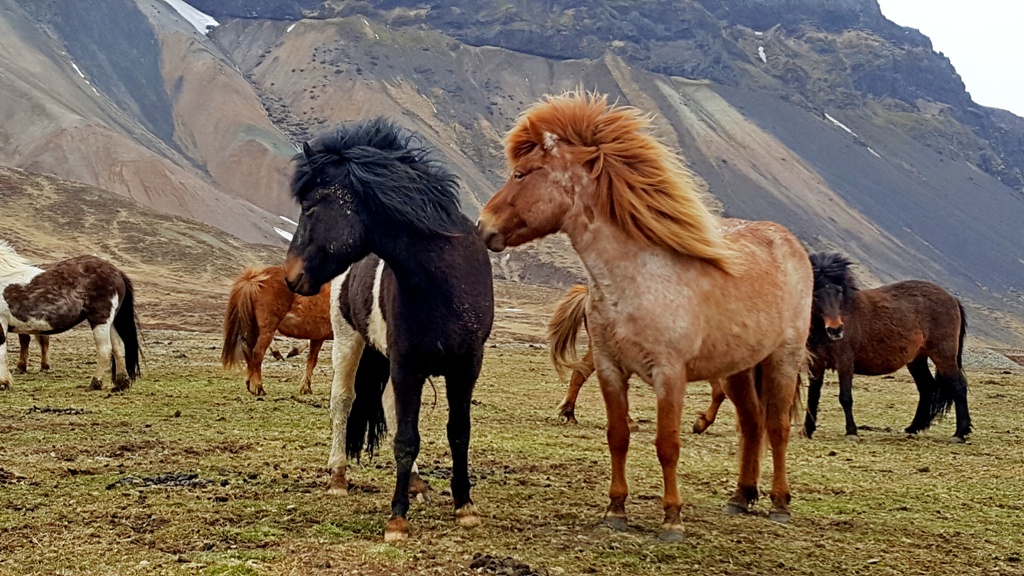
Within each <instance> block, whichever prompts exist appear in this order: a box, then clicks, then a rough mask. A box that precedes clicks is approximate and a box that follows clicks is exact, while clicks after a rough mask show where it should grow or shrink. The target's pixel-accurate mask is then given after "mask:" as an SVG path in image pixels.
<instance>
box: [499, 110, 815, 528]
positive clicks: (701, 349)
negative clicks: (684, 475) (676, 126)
mask: <svg viewBox="0 0 1024 576" xmlns="http://www.w3.org/2000/svg"><path fill="white" fill-rule="evenodd" d="M650 128H651V126H650V120H649V118H648V116H647V115H645V114H644V113H642V112H640V111H639V110H637V109H636V108H632V107H627V106H610V105H608V101H607V97H605V96H599V95H596V94H583V93H582V92H581V91H575V92H570V93H566V94H563V95H561V96H548V97H545V98H544V99H542V100H541V101H540V102H538V103H537V104H535V105H533V106H532V107H530V108H529V109H528V110H526V111H525V112H524V113H523V114H522V115H520V117H519V119H518V120H517V121H516V124H515V125H514V126H513V127H512V129H511V130H510V131H509V133H508V135H507V136H506V138H505V156H506V159H507V161H508V166H509V172H510V174H511V177H510V178H509V179H508V181H507V182H506V183H505V184H504V186H502V188H501V189H500V190H498V192H497V193H496V194H495V195H494V197H493V198H491V200H490V201H488V203H487V204H486V205H485V206H484V208H483V210H482V211H481V212H480V220H479V230H480V234H481V236H482V238H483V239H484V242H485V243H486V244H487V247H488V248H490V249H491V250H493V251H496V252H497V251H501V250H504V249H505V248H506V247H510V246H518V245H521V244H524V243H526V242H529V241H531V240H534V239H537V238H541V237H543V236H547V235H549V234H554V233H558V232H562V233H565V234H566V235H567V236H568V237H569V240H570V241H571V242H572V245H573V248H574V249H575V250H576V253H577V254H578V255H579V257H580V259H581V260H582V261H583V264H584V267H585V268H586V269H587V273H588V275H589V282H588V284H589V286H590V296H589V297H588V303H587V307H586V313H587V322H588V328H589V336H590V342H591V350H592V351H593V355H594V364H595V366H596V368H597V374H598V380H599V381H600V383H601V393H602V395H603V397H604V402H605V411H606V414H607V422H608V427H607V438H608V448H609V451H610V452H611V461H612V478H611V487H610V489H609V491H608V497H609V504H608V508H607V509H606V511H605V522H606V523H607V524H608V525H609V526H611V527H612V528H613V529H616V530H625V529H626V528H627V527H628V523H627V517H626V498H627V496H628V494H629V488H628V485H627V483H626V456H627V453H628V451H629V436H630V430H629V418H628V415H629V414H628V411H629V398H628V387H629V378H630V377H631V376H632V375H634V374H635V375H637V376H639V377H640V378H641V379H642V380H644V381H645V382H647V383H648V384H649V385H651V387H652V388H653V389H654V393H655V396H656V397H657V410H658V416H657V434H656V437H655V446H656V449H657V454H658V460H659V462H660V464H661V469H662V477H663V484H664V493H663V496H662V507H663V509H664V514H665V515H664V519H663V521H662V525H661V533H660V535H659V537H660V538H661V539H663V540H667V541H679V540H682V538H683V527H682V524H681V523H680V517H679V511H680V508H681V506H682V500H681V499H680V496H679V486H678V480H677V470H676V468H677V465H678V462H679V448H680V439H679V421H680V416H681V411H682V406H683V398H684V395H685V391H686V383H687V382H689V381H693V380H710V379H713V378H727V380H726V384H725V391H726V394H727V395H728V396H729V399H730V400H732V402H733V404H734V405H735V406H736V415H737V419H738V421H739V425H740V435H741V440H740V460H741V463H740V473H739V480H738V482H737V487H736V491H735V492H734V493H733V495H732V497H731V498H730V499H729V503H728V504H727V506H726V511H727V512H730V513H742V512H746V511H748V510H749V509H750V506H751V505H752V504H753V503H754V501H756V500H757V498H758V496H759V491H758V487H757V482H758V478H759V476H760V469H761V447H762V445H763V440H764V438H765V436H767V439H768V441H769V443H770V445H771V450H772V463H773V465H774V475H773V479H772V489H771V500H772V509H771V511H770V512H769V518H770V519H771V520H774V521H778V522H787V521H788V520H789V519H790V512H789V501H790V489H789V482H788V480H787V476H786V453H787V449H788V446H789V437H790V410H791V406H792V405H793V402H794V396H795V395H796V394H797V378H798V373H799V372H800V370H801V369H802V368H803V367H804V366H805V364H806V359H807V350H806V347H805V346H806V343H807V332H808V328H809V326H810V313H811V298H812V289H813V283H814V282H813V273H812V272H811V266H810V262H809V261H808V259H807V251H806V250H804V248H803V246H802V245H801V244H800V241H799V240H798V239H797V238H796V236H794V235H793V234H792V232H790V231H789V230H787V229H786V228H784V227H782V226H780V225H778V224H775V223H773V222H750V221H741V220H734V219H723V218H720V217H719V216H718V215H716V214H714V213H713V212H712V211H711V210H710V209H709V207H708V205H707V204H706V203H705V201H704V198H703V191H702V189H701V187H700V185H699V184H698V182H697V181H696V179H695V178H694V176H693V174H692V173H690V172H689V171H688V170H687V169H686V167H685V166H684V165H683V164H682V162H681V161H680V159H679V158H678V157H677V156H676V155H675V154H674V153H673V152H672V151H671V150H670V149H669V148H668V147H666V146H665V145H664V144H663V143H662V142H661V141H659V140H658V139H657V138H656V137H654V136H653V135H652V134H651V133H650ZM568 330H570V331H571V333H572V334H573V335H575V334H576V333H577V331H578V325H573V326H570V327H568ZM573 340H574V337H573V338H569V339H567V343H574V342H573ZM569 349H572V351H573V353H575V349H574V348H570V347H567V349H566V351H565V355H564V356H563V355H562V353H561V352H558V351H556V358H560V359H564V360H565V362H564V363H563V365H564V366H571V365H572V363H573V362H572V361H571V360H570V359H569Z"/></svg>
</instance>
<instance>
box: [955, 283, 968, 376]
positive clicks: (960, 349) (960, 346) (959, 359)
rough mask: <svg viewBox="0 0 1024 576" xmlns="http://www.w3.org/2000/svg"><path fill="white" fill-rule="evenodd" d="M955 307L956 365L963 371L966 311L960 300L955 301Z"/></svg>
mask: <svg viewBox="0 0 1024 576" xmlns="http://www.w3.org/2000/svg"><path fill="white" fill-rule="evenodd" d="M956 307H957V308H958V309H959V310H960V341H959V342H957V346H956V366H957V368H959V369H960V373H961V374H963V371H964V339H965V338H966V337H967V313H966V312H964V305H963V303H962V302H960V300H957V301H956Z"/></svg>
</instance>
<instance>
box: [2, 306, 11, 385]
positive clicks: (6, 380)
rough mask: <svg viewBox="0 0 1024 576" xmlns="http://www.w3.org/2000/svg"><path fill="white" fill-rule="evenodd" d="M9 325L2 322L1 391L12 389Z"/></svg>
mask: <svg viewBox="0 0 1024 576" xmlns="http://www.w3.org/2000/svg"><path fill="white" fill-rule="evenodd" d="M7 340H8V338H7V323H6V322H3V321H2V320H0V390H9V389H10V388H11V374H10V373H9V372H8V371H7Z"/></svg>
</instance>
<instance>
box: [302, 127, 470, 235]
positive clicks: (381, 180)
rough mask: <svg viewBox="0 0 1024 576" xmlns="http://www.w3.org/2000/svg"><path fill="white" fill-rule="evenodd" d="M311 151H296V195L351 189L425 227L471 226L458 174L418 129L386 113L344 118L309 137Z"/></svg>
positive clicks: (374, 206)
mask: <svg viewBox="0 0 1024 576" xmlns="http://www.w3.org/2000/svg"><path fill="white" fill-rule="evenodd" d="M309 145H310V149H311V150H312V152H313V153H312V155H311V156H306V154H305V153H299V154H297V155H296V156H295V157H294V161H295V163H296V167H295V174H294V176H293V177H292V196H293V198H295V200H296V201H298V202H299V203H303V202H305V201H307V200H310V199H311V198H312V197H313V195H314V194H316V193H317V192H324V193H334V194H337V193H341V192H348V193H350V194H353V195H354V196H356V197H358V198H359V199H361V200H362V201H364V202H365V203H366V205H367V207H368V208H370V209H371V210H373V211H374V212H377V213H379V214H380V215H383V216H386V217H389V218H393V219H395V220H398V221H400V222H403V223H406V224H408V225H410V226H412V227H414V228H416V229H418V230H420V231H423V232H427V233H438V234H453V233H456V234H458V233H464V232H466V226H467V225H466V219H465V217H464V216H463V215H462V211H461V208H460V202H459V184H458V180H457V178H456V177H455V175H454V174H452V173H451V172H450V171H449V170H448V169H447V168H445V167H444V166H443V165H442V164H441V162H440V161H438V160H436V159H435V158H434V156H433V155H434V152H433V150H432V149H431V148H430V147H429V146H428V145H427V144H426V143H425V142H424V139H423V138H422V137H421V136H420V135H419V134H417V133H415V132H412V131H410V130H405V129H403V128H400V127H399V126H397V125H396V124H395V123H393V122H392V121H390V120H388V119H386V118H376V119H373V120H367V121H363V122H354V123H349V124H344V125H342V126H340V127H338V128H336V129H334V130H333V131H331V132H328V133H326V134H324V135H322V136H320V137H319V138H317V139H315V140H314V141H312V142H310V144H309Z"/></svg>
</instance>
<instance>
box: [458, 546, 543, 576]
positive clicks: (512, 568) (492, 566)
mask: <svg viewBox="0 0 1024 576" xmlns="http://www.w3.org/2000/svg"><path fill="white" fill-rule="evenodd" d="M469 568H470V570H475V571H476V572H478V573H481V574H499V575H501V576H547V575H548V574H549V573H548V571H547V570H543V571H537V570H533V569H531V568H530V565H529V564H524V563H522V562H520V561H518V560H516V559H515V558H508V557H506V558H496V557H494V556H491V555H490V554H480V553H479V552H478V553H476V554H474V555H473V561H472V562H470V563H469Z"/></svg>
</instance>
